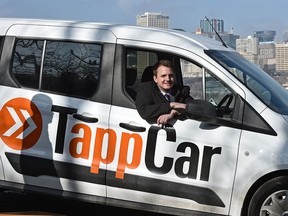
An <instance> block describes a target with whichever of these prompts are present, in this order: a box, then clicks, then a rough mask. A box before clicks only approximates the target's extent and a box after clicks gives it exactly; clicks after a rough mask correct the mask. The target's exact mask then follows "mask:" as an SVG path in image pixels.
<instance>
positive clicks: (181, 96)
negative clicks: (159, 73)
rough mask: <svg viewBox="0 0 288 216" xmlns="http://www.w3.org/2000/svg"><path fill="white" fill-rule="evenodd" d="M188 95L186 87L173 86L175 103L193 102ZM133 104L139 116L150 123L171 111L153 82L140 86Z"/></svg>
mask: <svg viewBox="0 0 288 216" xmlns="http://www.w3.org/2000/svg"><path fill="white" fill-rule="evenodd" d="M189 93H190V88H189V87H188V86H180V85H176V84H175V85H174V86H173V88H172V90H171V94H172V95H173V96H174V98H175V102H180V103H189V102H191V101H192V100H193V98H192V97H191V96H190V95H189ZM135 104H136V108H137V111H138V113H139V115H140V116H141V117H142V118H143V119H145V120H147V121H148V122H150V123H154V122H156V120H157V118H158V117H159V116H160V115H162V114H167V113H170V111H171V108H170V102H168V101H167V100H166V98H165V97H164V95H163V94H162V93H161V92H160V90H159V88H158V87H157V85H156V83H155V82H154V81H151V82H144V83H141V84H140V86H139V89H138V91H137V96H136V101H135Z"/></svg>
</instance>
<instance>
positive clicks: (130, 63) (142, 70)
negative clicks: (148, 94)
mask: <svg viewBox="0 0 288 216" xmlns="http://www.w3.org/2000/svg"><path fill="white" fill-rule="evenodd" d="M157 61H158V55H157V53H156V52H153V51H142V50H132V49H131V50H127V52H126V69H125V70H126V73H125V90H126V92H127V93H128V94H129V95H130V97H131V98H132V99H133V100H135V98H136V93H137V86H138V84H139V83H140V82H144V81H150V80H152V79H153V75H152V66H153V65H154V64H155V63H156V62H157Z"/></svg>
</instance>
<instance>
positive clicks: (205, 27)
mask: <svg viewBox="0 0 288 216" xmlns="http://www.w3.org/2000/svg"><path fill="white" fill-rule="evenodd" d="M209 22H210V23H211V24H210V23H209ZM211 25H212V26H213V27H212V26H211ZM213 28H214V29H215V30H216V31H217V32H218V33H223V32H224V21H223V20H220V19H210V20H209V21H208V20H200V29H201V31H202V33H213V32H214V30H213Z"/></svg>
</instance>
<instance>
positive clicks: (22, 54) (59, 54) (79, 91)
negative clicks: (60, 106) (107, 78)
mask: <svg viewBox="0 0 288 216" xmlns="http://www.w3.org/2000/svg"><path fill="white" fill-rule="evenodd" d="M43 47H45V52H44V58H42V57H43ZM101 52H102V46H101V45H99V44H89V43H76V42H63V41H43V40H28V39H17V41H16V46H15V51H14V58H13V66H12V73H13V75H14V76H15V78H16V79H17V81H18V82H19V84H20V86H22V87H27V88H34V89H40V90H43V91H48V92H52V93H60V94H64V95H68V96H74V97H81V98H89V97H91V96H92V94H93V93H94V92H95V91H96V89H97V87H98V82H99V76H100V65H101ZM40 77H41V79H40Z"/></svg>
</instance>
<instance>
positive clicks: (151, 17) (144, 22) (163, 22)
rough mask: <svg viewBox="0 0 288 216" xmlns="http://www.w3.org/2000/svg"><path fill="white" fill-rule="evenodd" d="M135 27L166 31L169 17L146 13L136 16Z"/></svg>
mask: <svg viewBox="0 0 288 216" xmlns="http://www.w3.org/2000/svg"><path fill="white" fill-rule="evenodd" d="M137 25H138V26H150V27H158V28H166V29H167V28H169V16H164V15H162V14H161V13H151V12H146V13H144V14H142V15H137Z"/></svg>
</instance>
